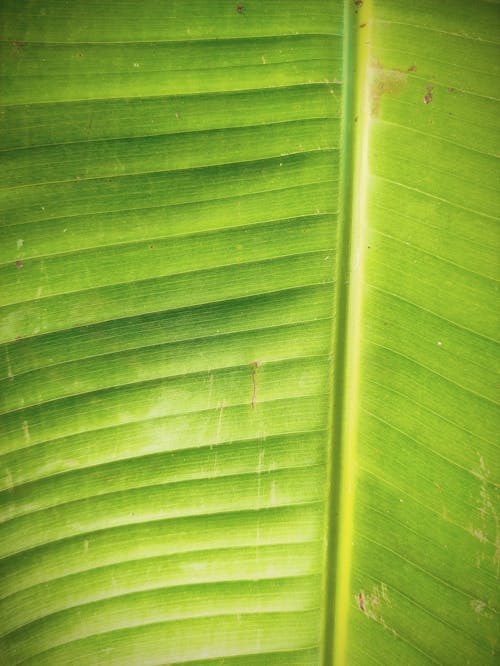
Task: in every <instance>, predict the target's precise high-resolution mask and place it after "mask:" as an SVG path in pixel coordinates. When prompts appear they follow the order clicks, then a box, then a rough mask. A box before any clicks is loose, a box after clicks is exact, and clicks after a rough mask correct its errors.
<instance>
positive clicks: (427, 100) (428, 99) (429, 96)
mask: <svg viewBox="0 0 500 666" xmlns="http://www.w3.org/2000/svg"><path fill="white" fill-rule="evenodd" d="M431 102H432V86H427V92H426V93H425V97H424V104H430V103H431Z"/></svg>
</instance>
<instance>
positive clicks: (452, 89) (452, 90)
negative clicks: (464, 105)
mask: <svg viewBox="0 0 500 666" xmlns="http://www.w3.org/2000/svg"><path fill="white" fill-rule="evenodd" d="M448 90H449V91H450V92H455V90H456V88H448Z"/></svg>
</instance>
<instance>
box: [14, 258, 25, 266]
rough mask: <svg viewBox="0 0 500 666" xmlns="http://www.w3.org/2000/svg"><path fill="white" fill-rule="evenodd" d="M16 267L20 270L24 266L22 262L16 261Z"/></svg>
mask: <svg viewBox="0 0 500 666" xmlns="http://www.w3.org/2000/svg"><path fill="white" fill-rule="evenodd" d="M16 266H17V267H18V268H22V267H23V266H24V264H23V262H22V261H21V260H20V259H18V260H17V261H16Z"/></svg>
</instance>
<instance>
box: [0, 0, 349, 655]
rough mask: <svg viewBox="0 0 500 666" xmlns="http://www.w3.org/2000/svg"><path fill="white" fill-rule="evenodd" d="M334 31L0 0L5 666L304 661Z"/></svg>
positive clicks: (0, 501) (254, 18)
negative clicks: (0, 18) (32, 664)
mask: <svg viewBox="0 0 500 666" xmlns="http://www.w3.org/2000/svg"><path fill="white" fill-rule="evenodd" d="M341 13H342V12H341V7H340V6H337V5H335V4H334V3H331V2H323V1H320V0H315V1H314V2H312V3H309V4H308V6H307V7H306V6H304V5H303V3H300V2H296V1H295V0H294V1H292V2H284V1H279V2H276V3H272V4H269V3H266V2H258V1H256V2H249V3H242V4H241V5H238V3H227V2H220V1H218V0H216V1H214V2H210V3H207V2H204V1H203V2H201V1H197V0H196V1H195V2H192V3H187V2H183V1H177V0H174V1H169V2H150V1H147V2H145V3H141V6H140V9H139V8H138V5H137V3H132V2H126V1H123V2H122V1H120V0H117V1H114V2H112V3H102V2H91V3H86V4H85V5H77V4H75V3H72V4H66V3H62V4H61V3H60V2H57V1H55V0H54V1H49V2H48V3H47V2H43V3H42V2H38V1H35V2H31V1H30V2H28V1H22V2H4V3H3V4H2V7H1V15H2V21H1V23H2V28H1V35H2V37H1V38H2V40H3V41H2V43H1V45H0V55H1V63H2V64H1V77H2V78H1V86H2V96H1V102H2V107H1V109H0V112H1V119H2V123H1V126H0V141H1V144H0V163H1V169H2V175H3V178H2V183H1V188H0V212H1V217H0V236H1V243H0V246H1V250H0V280H1V283H2V296H1V297H0V306H1V307H0V319H1V323H0V341H1V343H2V347H1V349H0V385H1V387H0V392H1V393H0V395H1V397H0V414H1V416H0V432H1V442H2V443H1V448H0V520H1V524H0V543H1V547H0V573H1V577H2V586H1V592H0V597H1V598H0V654H1V655H2V659H1V661H2V663H5V664H9V665H11V664H12V665H14V664H21V663H22V664H30V663H37V664H41V663H46V664H51V666H54V665H58V664H60V665H61V666H62V665H63V664H64V665H65V664H68V663H73V664H89V663H94V664H116V665H117V666H118V665H119V666H124V665H125V664H137V665H138V666H139V665H141V666H142V665H143V664H158V665H161V664H166V663H169V664H170V663H192V664H195V663H196V664H202V663H207V664H214V663H221V660H224V663H228V664H234V665H235V666H236V665H237V664H241V666H243V665H244V664H247V665H248V666H250V665H251V664H269V663H273V664H277V665H279V664H292V665H297V666H298V665H299V664H310V663H315V662H317V661H318V659H319V652H320V646H319V642H320V630H319V627H320V616H321V606H322V603H323V600H322V596H321V589H322V571H323V562H322V557H323V539H324V536H323V533H324V526H323V520H324V502H325V495H326V457H327V442H328V420H329V403H330V375H331V361H332V359H331V331H332V328H333V324H332V306H333V301H334V297H333V283H334V274H335V260H336V254H337V248H336V235H337V232H336V227H337V214H338V203H337V201H338V193H339V192H338V180H339V176H338V168H339V166H338V165H339V146H340V132H341V128H340V97H341V81H342V38H341V25H342V17H341Z"/></svg>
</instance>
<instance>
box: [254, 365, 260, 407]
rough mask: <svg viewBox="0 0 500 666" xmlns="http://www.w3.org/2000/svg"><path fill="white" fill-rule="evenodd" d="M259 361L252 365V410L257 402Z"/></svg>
mask: <svg viewBox="0 0 500 666" xmlns="http://www.w3.org/2000/svg"><path fill="white" fill-rule="evenodd" d="M259 365H260V363H259V361H255V362H254V363H252V367H253V372H252V382H253V394H252V409H255V404H256V402H257V368H258V367H259Z"/></svg>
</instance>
